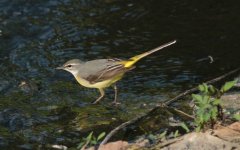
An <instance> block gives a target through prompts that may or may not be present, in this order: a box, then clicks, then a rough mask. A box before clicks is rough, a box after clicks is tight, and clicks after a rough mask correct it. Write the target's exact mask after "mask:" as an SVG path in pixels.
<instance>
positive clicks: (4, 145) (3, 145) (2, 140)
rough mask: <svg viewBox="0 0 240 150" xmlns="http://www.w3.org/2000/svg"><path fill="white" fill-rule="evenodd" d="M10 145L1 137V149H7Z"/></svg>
mask: <svg viewBox="0 0 240 150" xmlns="http://www.w3.org/2000/svg"><path fill="white" fill-rule="evenodd" d="M8 144H9V143H8V141H7V140H6V139H5V138H3V137H1V136H0V149H1V147H6V146H7V145H8Z"/></svg>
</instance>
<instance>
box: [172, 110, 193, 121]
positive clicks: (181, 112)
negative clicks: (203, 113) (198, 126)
mask: <svg viewBox="0 0 240 150" xmlns="http://www.w3.org/2000/svg"><path fill="white" fill-rule="evenodd" d="M169 108H172V109H173V110H175V111H176V112H178V113H180V114H183V115H184V116H187V117H188V118H191V119H195V118H194V117H193V116H192V115H189V114H187V113H185V112H183V111H181V110H179V109H177V108H173V107H169Z"/></svg>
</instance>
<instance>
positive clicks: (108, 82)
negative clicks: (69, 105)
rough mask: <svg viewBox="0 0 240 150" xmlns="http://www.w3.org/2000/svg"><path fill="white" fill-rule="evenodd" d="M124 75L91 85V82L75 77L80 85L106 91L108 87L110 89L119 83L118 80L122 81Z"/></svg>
mask: <svg viewBox="0 0 240 150" xmlns="http://www.w3.org/2000/svg"><path fill="white" fill-rule="evenodd" d="M122 77H123V74H119V75H117V76H114V77H113V78H111V79H108V80H105V81H101V82H97V83H90V82H89V81H87V80H85V79H82V78H81V77H75V78H76V80H77V81H78V83H79V84H81V85H82V86H85V87H88V88H97V89H104V88H106V87H109V86H110V85H112V84H113V83H115V82H117V81H118V80H120V79H122Z"/></svg>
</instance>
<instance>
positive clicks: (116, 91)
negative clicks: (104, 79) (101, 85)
mask: <svg viewBox="0 0 240 150" xmlns="http://www.w3.org/2000/svg"><path fill="white" fill-rule="evenodd" d="M113 88H114V92H115V95H114V101H113V104H115V105H117V104H120V103H118V102H117V96H118V90H117V85H116V84H114V87H113Z"/></svg>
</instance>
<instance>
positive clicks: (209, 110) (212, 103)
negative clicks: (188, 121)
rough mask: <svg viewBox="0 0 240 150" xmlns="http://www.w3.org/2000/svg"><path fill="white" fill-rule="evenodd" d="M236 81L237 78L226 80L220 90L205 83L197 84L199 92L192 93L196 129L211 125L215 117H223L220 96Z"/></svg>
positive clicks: (220, 118)
mask: <svg viewBox="0 0 240 150" xmlns="http://www.w3.org/2000/svg"><path fill="white" fill-rule="evenodd" d="M236 82H237V80H234V81H230V82H226V83H225V84H224V85H223V86H222V87H221V88H220V90H219V89H217V88H215V87H214V86H212V85H207V84H206V83H203V84H201V85H199V86H198V89H199V91H200V93H199V94H192V98H193V100H194V102H195V106H196V109H195V115H196V116H195V121H194V123H195V125H196V127H197V128H196V130H197V131H200V130H202V129H204V127H205V126H207V125H209V124H210V125H211V127H213V125H214V124H215V123H216V121H217V119H219V120H222V119H223V111H222V101H221V99H220V98H221V96H222V95H223V94H224V93H225V92H227V91H228V90H229V89H231V88H232V87H233V86H234V85H235V84H236Z"/></svg>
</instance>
